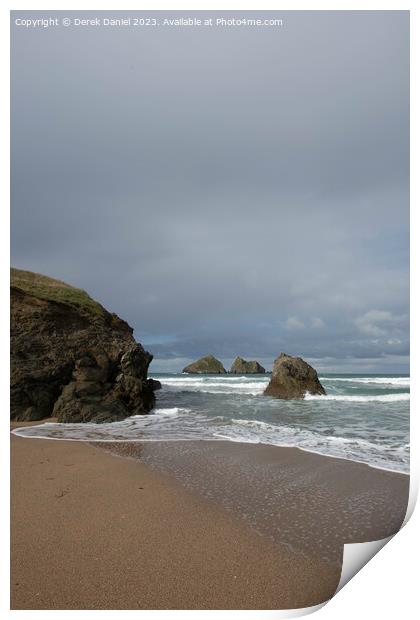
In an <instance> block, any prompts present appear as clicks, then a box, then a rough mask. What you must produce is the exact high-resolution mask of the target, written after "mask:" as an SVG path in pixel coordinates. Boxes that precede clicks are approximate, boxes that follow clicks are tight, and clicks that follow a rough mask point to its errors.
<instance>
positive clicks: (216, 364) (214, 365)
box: [182, 355, 226, 375]
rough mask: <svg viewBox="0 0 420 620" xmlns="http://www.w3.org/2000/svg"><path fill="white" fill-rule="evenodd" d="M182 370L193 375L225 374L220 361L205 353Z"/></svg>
mask: <svg viewBox="0 0 420 620" xmlns="http://www.w3.org/2000/svg"><path fill="white" fill-rule="evenodd" d="M182 372H188V373H191V374H195V375H206V374H216V375H225V374H226V370H225V369H224V367H223V364H222V362H220V361H219V360H218V359H216V358H215V357H214V356H213V355H206V356H205V357H202V358H201V359H199V360H197V361H196V362H193V363H192V364H189V365H188V366H186V367H185V368H184V369H183V371H182Z"/></svg>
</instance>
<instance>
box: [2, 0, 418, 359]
mask: <svg viewBox="0 0 420 620" xmlns="http://www.w3.org/2000/svg"><path fill="white" fill-rule="evenodd" d="M22 13H23V12H22ZM281 15H282V16H283V17H284V19H285V26H284V27H283V28H282V29H281V31H279V30H275V29H264V30H254V29H233V30H232V29H229V30H216V29H213V30H208V31H204V30H194V29H192V30H191V29H190V30H188V29H184V30H179V29H178V30H163V29H158V30H159V31H156V30H142V31H141V32H138V31H137V32H136V31H132V30H130V31H127V30H123V31H121V30H113V31H110V30H106V31H105V30H103V29H102V30H93V29H90V30H76V29H74V28H69V29H67V30H66V31H65V32H63V29H61V30H60V31H53V30H47V31H42V32H41V31H37V30H28V31H26V30H25V31H23V30H17V29H14V30H13V36H12V96H13V98H12V111H13V114H12V262H13V264H15V265H16V266H19V267H22V268H27V269H33V270H35V271H41V272H44V273H47V274H50V275H52V276H55V277H59V278H61V279H64V280H67V281H69V282H71V283H73V284H75V285H77V286H81V287H83V288H85V289H86V290H88V291H89V292H90V293H91V294H92V296H94V297H96V298H97V299H99V300H100V301H101V302H102V303H104V305H106V306H107V307H108V308H110V309H112V310H114V311H116V312H117V313H118V314H120V315H121V316H123V317H125V318H126V319H127V320H128V321H129V322H130V323H131V324H132V325H133V326H134V328H135V333H136V336H137V337H138V338H139V339H140V340H141V341H142V342H146V343H147V345H148V347H149V348H150V349H151V350H152V351H153V352H154V353H155V355H156V357H157V358H159V359H162V364H163V366H164V365H165V364H166V362H164V360H175V359H178V358H179V359H184V358H188V359H191V358H194V357H196V356H198V355H200V354H204V353H207V352H208V351H212V352H213V353H215V354H218V355H220V356H224V357H225V358H229V357H234V356H235V355H236V354H242V355H244V356H245V355H248V354H252V355H255V356H257V355H258V356H260V357H261V358H264V359H267V360H270V359H272V358H273V357H275V355H276V354H277V353H278V352H279V351H280V350H282V349H286V350H288V349H290V351H291V352H296V353H300V354H302V355H303V354H305V355H308V356H309V357H313V358H319V359H325V360H326V359H329V360H331V365H332V366H331V370H334V368H335V367H337V368H338V367H340V365H341V366H342V367H344V366H346V367H347V366H348V365H349V364H350V362H349V361H348V360H349V358H350V357H351V358H352V359H353V360H359V359H369V360H372V359H376V361H377V369H381V368H388V367H389V359H390V358H389V356H391V357H392V356H394V357H392V359H394V360H396V359H397V358H396V357H395V356H407V355H408V324H407V316H408V286H409V284H408V225H409V223H408V207H409V196H408V174H409V165H408V155H409V110H408V106H409V92H408V85H409V62H408V52H409V40H408V36H409V35H408V32H409V18H408V13H407V12H369V11H368V12H319V13H311V12H286V13H282V14H281ZM375 312H376V313H383V314H382V315H380V314H379V315H378V314H376V315H374V313H375ZM381 316H382V319H381V318H380V317H381ZM384 317H385V318H384ZM386 317H388V318H389V319H390V320H387V319H386ZM395 317H397V319H395ZM398 317H400V319H398ZM401 317H403V318H401ZM404 317H405V318H404ZM394 319H395V320H394ZM293 323H294V329H293ZM299 325H300V328H299V329H296V327H299ZM315 326H316V327H315ZM386 356H388V357H386ZM385 359H386V360H387V361H385ZM407 360H408V358H407V357H405V368H406V367H407ZM157 362H158V360H157V361H156V363H157ZM354 363H355V366H356V367H358V363H357V362H355V361H354ZM372 363H373V362H369V364H372ZM395 363H396V367H397V366H398V368H399V369H400V368H402V366H403V365H404V362H402V361H401V359H400V357H399V358H398V363H397V361H396V362H395ZM163 366H162V367H163Z"/></svg>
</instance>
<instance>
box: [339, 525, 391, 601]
mask: <svg viewBox="0 0 420 620" xmlns="http://www.w3.org/2000/svg"><path fill="white" fill-rule="evenodd" d="M394 536H395V534H392V536H388V537H387V538H382V539H381V540H372V541H370V542H362V543H350V544H346V545H344V550H343V565H342V568H341V577H340V582H339V584H338V586H337V590H336V591H335V593H334V596H335V595H336V594H337V593H338V592H339V591H340V590H341V588H343V587H344V586H345V585H346V584H347V583H348V582H349V581H350V579H352V578H353V577H354V576H355V575H356V574H357V573H358V572H359V570H361V569H362V568H363V567H364V566H365V565H366V564H367V563H368V562H369V561H370V560H371V559H372V558H373V557H374V556H375V555H376V554H377V553H378V551H380V550H381V549H382V548H383V547H384V546H385V545H386V544H387V543H388V542H389V541H390V540H391V538H393V537H394Z"/></svg>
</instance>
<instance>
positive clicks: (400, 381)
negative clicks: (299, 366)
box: [319, 377, 410, 387]
mask: <svg viewBox="0 0 420 620" xmlns="http://www.w3.org/2000/svg"><path fill="white" fill-rule="evenodd" d="M319 379H320V381H324V382H328V381H339V382H340V383H341V382H344V383H363V384H365V385H366V384H367V385H369V384H373V385H395V386H398V387H410V377H351V378H350V377H341V378H340V377H320V378H319Z"/></svg>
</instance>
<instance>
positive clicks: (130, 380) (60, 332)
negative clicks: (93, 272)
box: [10, 269, 160, 422]
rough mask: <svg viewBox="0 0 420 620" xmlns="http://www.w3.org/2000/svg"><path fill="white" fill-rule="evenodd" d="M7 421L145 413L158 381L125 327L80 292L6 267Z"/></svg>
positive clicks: (104, 419)
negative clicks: (8, 313) (8, 283)
mask: <svg viewBox="0 0 420 620" xmlns="http://www.w3.org/2000/svg"><path fill="white" fill-rule="evenodd" d="M10 291H11V418H12V419H14V420H42V419H43V418H47V417H50V416H54V417H57V419H58V421H59V422H113V421H117V420H123V419H124V418H126V417H127V416H130V415H135V414H145V413H148V412H149V411H150V410H151V409H152V408H153V406H154V404H155V396H154V392H155V390H157V389H159V387H160V383H159V382H158V381H155V380H153V379H148V378H147V371H148V367H149V364H150V362H151V361H152V359H153V356H152V355H151V354H150V353H148V352H147V351H145V350H144V349H143V347H142V346H141V344H138V343H137V342H136V341H135V340H134V338H133V330H132V328H131V327H130V326H129V325H128V324H127V323H126V322H125V321H123V320H122V319H120V318H119V317H118V316H117V315H116V314H110V313H109V312H107V310H105V309H104V308H103V307H102V306H101V305H100V304H99V303H97V302H96V301H94V300H93V299H92V298H91V297H89V295H88V294H87V293H85V292H84V291H82V290H80V289H77V288H74V287H72V286H69V285H68V284H65V283H64V282H60V281H59V280H54V279H52V278H48V277H47V276H43V275H40V274H36V273H32V272H30V271H21V270H18V269H11V287H10Z"/></svg>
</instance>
